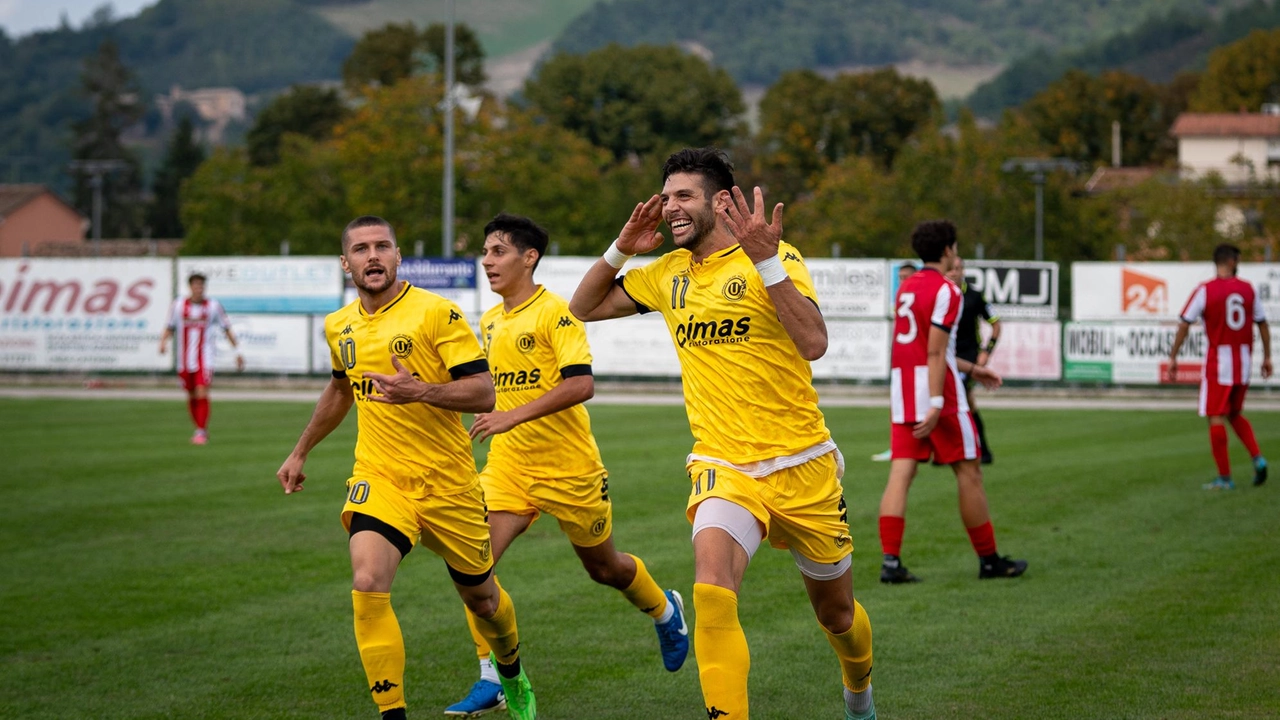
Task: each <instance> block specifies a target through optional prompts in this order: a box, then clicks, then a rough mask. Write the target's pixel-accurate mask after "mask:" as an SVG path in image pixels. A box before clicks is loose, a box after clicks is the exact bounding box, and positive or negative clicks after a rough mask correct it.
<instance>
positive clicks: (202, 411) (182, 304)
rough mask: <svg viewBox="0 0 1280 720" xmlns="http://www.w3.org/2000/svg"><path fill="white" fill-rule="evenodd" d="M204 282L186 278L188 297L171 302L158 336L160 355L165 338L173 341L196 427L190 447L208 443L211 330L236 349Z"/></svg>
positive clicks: (239, 360)
mask: <svg viewBox="0 0 1280 720" xmlns="http://www.w3.org/2000/svg"><path fill="white" fill-rule="evenodd" d="M205 280H206V279H205V276H204V275H202V274H200V273H192V274H191V276H190V277H188V278H187V287H189V288H190V289H191V294H190V295H188V296H187V297H185V298H178V299H177V300H174V301H173V305H171V306H170V307H169V317H168V319H166V320H165V322H164V332H163V333H161V334H160V354H161V355H163V354H164V353H165V349H166V348H167V347H168V345H169V338H171V337H173V338H175V340H174V344H173V352H174V355H176V356H177V362H178V378H179V379H180V380H181V381H182V388H183V389H184V390H186V391H187V410H188V411H189V412H190V413H191V421H192V422H194V423H195V426H196V431H195V433H194V434H193V435H192V436H191V444H193V445H205V444H207V443H208V442H209V386H210V385H212V384H213V359H214V352H215V348H214V346H215V342H214V335H213V330H214V329H215V328H218V329H220V330H222V332H224V333H226V335H227V342H229V343H231V347H233V348H234V347H238V344H237V343H236V336H235V333H233V332H231V321H230V320H228V319H227V312H226V310H223V309H222V303H220V302H218V301H217V300H214V299H213V298H211V297H206V296H205V294H204V286H205ZM236 369H237V370H244V355H241V354H240V353H236Z"/></svg>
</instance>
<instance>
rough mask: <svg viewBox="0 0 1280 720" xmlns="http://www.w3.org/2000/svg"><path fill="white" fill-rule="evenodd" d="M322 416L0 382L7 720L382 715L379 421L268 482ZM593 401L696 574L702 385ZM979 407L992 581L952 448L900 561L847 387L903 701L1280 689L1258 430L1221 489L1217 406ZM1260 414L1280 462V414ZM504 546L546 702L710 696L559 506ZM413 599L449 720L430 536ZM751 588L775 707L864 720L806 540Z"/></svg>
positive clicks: (1194, 705)
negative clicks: (198, 417) (286, 492)
mask: <svg viewBox="0 0 1280 720" xmlns="http://www.w3.org/2000/svg"><path fill="white" fill-rule="evenodd" d="M310 413H311V406H310V405H309V404H304V403H265V402H264V403H236V402H220V401H218V400H217V399H216V397H215V400H214V404H213V419H212V433H213V435H212V438H213V439H212V443H211V444H210V445H209V446H207V447H193V446H191V445H188V444H187V438H188V435H189V433H190V430H189V424H188V421H187V418H186V409H185V407H184V406H183V405H182V404H181V403H163V402H117V401H106V400H102V401H79V402H77V401H54V400H0V491H3V496H4V502H3V503H2V504H0V578H2V579H0V609H2V610H3V611H2V612H0V717H3V718H23V719H24V720H34V719H36V718H67V717H79V718H99V719H106V718H171V717H183V718H235V719H245V718H325V719H328V718H376V716H377V713H376V712H375V709H374V706H373V704H372V703H371V702H370V700H369V695H368V692H367V688H366V687H365V680H364V676H363V673H362V671H361V669H360V663H359V658H358V655H357V653H356V648H355V642H354V640H353V639H352V630H351V601H350V597H349V591H350V578H349V574H350V569H349V565H348V561H347V557H346V538H345V536H344V534H343V532H342V529H341V526H340V525H339V523H338V517H337V516H338V510H339V508H340V507H341V504H342V500H343V482H344V480H345V479H346V477H347V474H348V471H349V470H350V467H351V452H352V444H353V436H354V433H355V422H354V420H353V419H351V418H348V421H347V422H346V423H345V424H344V425H343V427H342V428H340V429H339V430H338V431H337V432H336V433H335V434H334V436H332V437H330V438H329V439H328V440H327V441H326V442H325V443H323V444H322V445H321V446H320V447H319V448H318V449H317V450H316V451H315V452H314V453H313V454H312V457H311V458H310V461H309V463H308V467H307V470H308V475H309V476H310V480H308V483H307V490H306V491H305V492H303V493H302V494H300V495H297V496H293V497H285V496H283V495H282V494H281V492H280V488H279V486H278V484H277V483H276V480H275V478H274V473H275V470H276V468H277V467H278V466H279V464H280V462H281V461H282V460H283V459H284V457H285V455H286V454H287V453H288V451H289V449H290V448H291V447H292V445H293V442H294V440H295V439H296V437H297V435H298V433H299V432H300V431H301V429H302V427H303V425H304V424H305V423H306V421H307V418H308V417H309V416H310ZM592 415H593V419H594V423H595V429H596V433H597V438H598V440H599V443H600V447H601V449H602V451H603V453H604V458H605V463H606V465H607V466H608V467H609V469H610V474H611V477H610V483H609V487H610V494H611V496H612V498H613V500H614V503H615V539H616V541H617V545H618V547H619V548H620V549H623V550H626V551H630V552H634V553H636V554H638V555H640V556H641V557H643V558H644V559H645V561H646V562H647V564H648V566H649V568H650V570H651V571H652V573H653V575H654V576H655V578H657V580H658V582H659V583H660V584H662V585H663V586H665V587H676V588H677V589H679V590H681V591H682V592H683V593H684V595H685V597H686V599H689V598H690V597H691V594H692V559H691V551H690V543H689V527H688V525H687V523H686V522H685V520H684V516H683V509H684V500H685V496H686V493H687V479H686V477H685V475H684V471H683V462H684V456H685V454H686V453H687V452H688V450H689V446H690V437H689V432H688V427H687V425H686V423H685V419H684V414H683V410H682V409H681V408H677V407H613V406H595V407H593V408H592ZM985 417H986V419H987V423H988V427H989V430H990V434H991V437H992V444H993V446H994V449H995V451H996V455H997V462H996V464H995V465H994V466H992V467H991V468H990V469H989V470H988V473H987V492H988V495H989V497H990V502H991V507H992V511H993V516H994V521H995V527H996V533H997V539H998V540H999V543H1000V549H1001V551H1002V552H1004V553H1009V554H1013V555H1014V556H1016V557H1022V558H1026V559H1028V560H1029V561H1030V563H1031V567H1030V570H1029V571H1028V573H1027V575H1026V576H1025V577H1024V578H1023V579H1021V580H1017V581H1007V582H1006V581H990V582H978V580H977V579H976V578H977V563H976V560H975V559H974V556H973V552H972V550H971V549H970V547H969V543H968V539H967V537H966V535H965V533H964V530H963V528H962V527H961V525H960V520H959V516H958V512H957V509H956V502H955V485H954V481H953V480H952V478H951V474H950V471H949V470H947V469H945V468H923V469H922V472H921V475H920V476H919V477H918V478H917V480H916V484H915V487H914V490H913V493H912V496H911V505H910V509H909V512H908V523H907V534H906V540H905V544H904V549H903V553H904V559H905V561H906V562H907V564H908V565H909V566H910V567H911V569H912V570H913V571H914V572H916V573H917V574H918V575H920V576H921V577H922V578H924V582H923V583H921V584H919V585H916V586H905V587H886V586H881V585H880V584H879V583H878V582H877V571H878V566H879V555H880V553H879V542H878V539H877V529H876V511H877V506H878V503H879V498H880V493H881V490H882V489H883V486H884V481H885V476H886V472H887V469H888V468H887V466H886V465H883V464H875V463H871V462H870V461H868V460H867V457H868V456H869V455H870V454H872V453H874V452H877V451H879V450H882V449H883V448H884V447H885V445H886V442H887V437H888V432H887V427H886V411H885V410H882V409H871V410H866V409H832V410H829V411H828V412H827V422H828V424H829V426H830V427H831V428H832V430H833V432H834V434H835V436H836V440H837V442H838V443H839V444H840V446H841V447H842V449H843V450H844V452H845V455H846V457H847V458H848V463H849V469H848V473H847V474H846V476H845V495H846V498H847V500H848V504H849V508H850V513H849V521H850V526H851V530H852V534H853V538H854V543H855V548H856V550H855V554H854V570H855V579H854V585H855V591H856V592H857V594H858V597H859V598H860V599H861V601H862V603H863V604H864V605H865V606H866V608H867V610H868V611H869V613H870V615H871V620H872V623H873V625H874V628H875V650H876V660H875V675H874V683H875V688H876V701H877V705H878V707H879V710H880V715H881V717H883V718H969V717H982V718H1030V717H1034V718H1036V719H1037V720H1049V719H1050V718H1200V717H1220V718H1274V717H1278V716H1280V689H1278V688H1280V579H1277V578H1280V570H1277V568H1280V522H1277V521H1278V520H1280V487H1276V485H1280V477H1277V478H1273V479H1272V481H1271V483H1269V485H1268V486H1266V487H1263V488H1261V489H1257V488H1253V487H1250V486H1249V482H1248V473H1247V470H1248V466H1247V458H1246V457H1245V455H1244V453H1243V451H1242V450H1241V449H1240V446H1239V444H1238V443H1237V442H1236V441H1235V439H1234V438H1233V439H1232V460H1233V462H1234V463H1235V468H1236V480H1237V483H1238V484H1239V485H1240V489H1239V490H1237V491H1235V492H1231V493H1208V492H1204V491H1202V490H1201V489H1200V484H1201V483H1202V482H1204V481H1206V480H1208V479H1210V478H1211V477H1212V474H1213V469H1212V461H1211V458H1210V456H1209V448H1208V438H1207V437H1206V435H1207V434H1206V432H1205V430H1204V424H1203V422H1202V421H1201V420H1199V419H1198V418H1196V417H1195V416H1194V411H1193V409H1192V408H1188V409H1187V411H1185V412H1163V413H1157V412H1100V411H1055V412H1048V411H1030V410H1026V411H1022V410H1019V411H1014V410H993V411H988V412H987V413H986V415H985ZM1252 419H1253V422H1254V427H1255V428H1256V429H1257V432H1258V439H1259V441H1260V442H1261V443H1262V446H1263V449H1264V451H1266V450H1270V452H1271V453H1272V455H1273V457H1276V459H1277V460H1280V414H1275V413H1271V414H1268V413H1262V412H1255V413H1252ZM479 452H481V453H483V449H480V450H479ZM499 571H500V576H501V577H502V580H503V584H504V585H505V586H506V587H507V589H508V590H509V591H510V592H511V595H512V597H513V598H514V599H515V602H516V606H517V612H518V615H519V619H520V630H521V639H522V641H523V646H522V648H523V655H524V658H525V662H526V664H527V667H528V670H529V674H530V677H531V679H532V680H533V683H534V687H535V689H536V690H537V693H538V701H539V702H538V704H539V709H540V710H541V711H542V713H541V717H543V718H546V719H547V720H556V719H560V720H566V719H567V720H579V719H582V720H586V719H592V720H595V719H604V718H638V717H640V718H646V719H651V720H666V719H668V718H698V717H701V716H702V715H703V711H702V709H701V707H702V706H701V697H700V694H699V691H698V682H697V674H696V665H695V663H694V661H693V656H692V654H691V655H690V660H689V662H688V664H687V665H686V666H685V668H684V669H683V670H681V671H680V672H679V673H675V674H669V673H666V672H664V671H663V670H662V668H661V663H660V659H659V656H658V651H657V642H656V638H655V635H654V632H653V630H652V627H651V624H650V623H649V622H648V621H647V620H646V619H645V618H644V617H642V616H640V615H639V613H637V612H636V611H635V610H634V609H632V608H631V607H630V606H629V605H628V604H627V603H626V602H625V601H624V600H623V599H622V598H621V596H620V595H619V594H618V593H616V592H614V591H612V590H610V589H607V588H604V587H598V586H595V585H593V584H592V583H591V582H590V581H589V580H588V579H587V577H586V574H585V573H584V572H583V571H582V570H581V569H580V567H579V566H578V564H577V561H576V559H575V558H574V556H573V554H572V552H571V550H570V548H569V546H568V544H567V542H566V541H565V539H564V538H563V536H561V535H560V533H559V531H558V529H557V528H556V525H555V523H554V522H553V521H549V520H547V519H543V520H541V521H539V522H538V523H536V524H535V525H534V526H533V528H532V529H531V530H530V531H529V533H527V534H526V536H524V537H522V538H520V539H519V540H518V541H517V542H516V544H515V545H514V546H513V548H512V550H511V551H510V552H509V554H508V555H507V556H506V557H505V558H504V559H503V561H502V564H501V567H500V569H499ZM393 598H394V603H395V607H396V611H397V613H398V615H399V618H400V622H401V624H402V627H403V630H404V635H405V641H406V646H407V649H408V658H409V660H408V673H407V678H406V683H405V684H406V689H407V695H408V699H409V703H410V705H409V710H410V717H414V718H430V717H439V716H440V715H439V712H440V710H441V709H442V708H443V707H444V706H445V705H446V704H448V703H449V702H452V701H453V700H455V699H457V698H458V697H460V696H461V695H462V694H463V693H464V692H465V691H466V690H467V688H468V687H469V686H470V684H471V683H472V681H473V680H474V678H475V674H476V670H475V661H474V655H473V653H472V649H471V643H470V640H469V636H468V634H467V631H466V627H465V624H464V621H463V617H462V611H461V605H460V603H459V601H458V600H457V598H456V596H455V595H454V592H453V590H452V588H451V586H450V584H449V582H448V577H447V575H446V573H445V569H444V567H443V564H442V563H441V562H440V560H439V559H437V558H435V557H434V556H432V555H430V554H429V553H428V552H426V551H423V550H421V549H419V550H415V551H414V552H413V553H412V554H411V555H410V556H409V557H408V559H407V560H406V563H405V565H404V566H403V567H402V569H401V573H400V576H399V578H398V579H397V581H396V586H395V592H394V595H393ZM691 609H692V606H691V605H690V610H691ZM741 614H742V621H743V626H744V627H745V629H746V633H747V636H748V640H749V642H750V644H751V650H752V672H751V697H752V707H753V710H754V717H757V718H762V719H766V720H772V719H774V718H803V719H809V718H832V719H833V720H834V719H835V718H839V717H841V713H842V711H841V707H840V685H839V682H840V681H839V670H838V667H837V665H836V661H835V658H834V655H833V654H832V652H831V650H830V648H829V647H828V646H827V644H826V641H825V640H824V638H823V635H822V633H821V631H820V629H819V627H818V625H817V623H816V622H815V620H814V619H813V613H812V611H811V610H810V609H809V607H808V603H807V600H806V598H805V596H804V592H803V589H802V585H801V582H800V578H799V575H798V573H797V572H796V570H795V567H794V565H793V564H792V562H791V558H790V556H789V555H788V554H786V553H783V552H778V551H773V550H769V549H762V550H761V552H760V553H759V554H758V555H757V556H756V560H755V561H754V563H753V564H752V567H751V568H750V570H749V571H748V573H747V578H746V583H745V586H744V589H743V594H742V598H741Z"/></svg>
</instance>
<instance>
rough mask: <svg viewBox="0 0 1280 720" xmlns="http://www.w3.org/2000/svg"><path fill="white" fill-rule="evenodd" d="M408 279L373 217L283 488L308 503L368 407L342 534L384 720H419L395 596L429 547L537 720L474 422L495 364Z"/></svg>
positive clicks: (355, 228) (365, 223)
mask: <svg viewBox="0 0 1280 720" xmlns="http://www.w3.org/2000/svg"><path fill="white" fill-rule="evenodd" d="M399 265H400V251H399V249H397V248H396V238H395V234H394V232H393V231H392V229H391V226H390V225H389V224H388V223H387V221H386V220H383V219H382V218H378V217H373V216H371V215H366V216H363V217H359V218H356V219H355V220H352V221H351V223H350V224H348V225H347V227H346V229H345V230H344V231H343V233H342V269H343V270H345V271H347V272H348V273H350V274H351V279H352V281H353V282H354V283H355V285H356V290H357V292H358V293H359V299H358V300H356V301H355V302H353V303H351V304H350V305H348V306H346V307H344V308H342V309H341V310H338V311H337V312H335V313H332V314H331V315H329V316H328V317H327V318H325V328H324V334H325V340H326V341H327V343H328V345H329V350H330V355H331V358H332V362H333V378H332V380H331V381H330V382H329V384H328V385H327V386H326V387H325V389H324V392H323V393H321V395H320V400H319V401H318V402H317V403H316V409H315V413H314V414H313V415H312V416H311V421H310V422H309V423H307V427H306V429H305V430H304V431H303V432H302V437H301V438H299V439H298V444H297V446H296V447H294V449H293V452H292V453H290V455H289V457H288V459H286V460H285V462H284V464H283V465H282V466H281V467H280V471H279V472H277V473H276V477H277V478H278V479H279V480H280V484H281V486H283V487H284V492H285V494H286V495H288V494H290V493H293V492H296V491H300V490H302V489H303V485H302V483H303V481H304V480H306V477H307V476H306V475H305V474H303V472H302V469H303V465H304V463H306V461H307V455H308V454H309V453H310V452H311V450H312V448H314V447H315V446H316V445H317V444H319V442H320V441H321V440H323V439H324V438H325V437H326V436H328V435H329V433H330V432H332V431H333V430H334V428H336V427H338V425H339V424H340V423H341V422H342V419H343V418H344V417H346V415H347V412H348V411H349V410H350V409H351V405H352V404H353V403H356V408H357V413H358V415H359V419H360V425H359V435H358V436H357V440H356V463H355V469H354V470H353V471H352V477H351V479H349V480H348V481H347V501H346V504H345V505H344V506H343V508H342V524H343V526H344V527H346V529H347V531H348V532H349V533H350V542H349V548H350V552H351V571H352V591H351V600H352V604H353V605H354V607H355V635H356V646H357V647H358V648H359V651H360V660H361V662H362V663H363V664H364V671H365V675H366V677H367V678H368V680H369V691H370V692H371V693H372V695H373V701H374V703H376V704H377V705H378V709H379V710H380V711H381V712H382V718H383V720H403V719H404V718H405V693H404V688H403V686H404V667H405V651H404V639H403V637H402V636H401V634H400V624H399V623H398V622H397V620H396V615H395V612H394V611H393V610H392V608H391V583H392V581H393V580H394V579H395V576H396V570H397V568H399V566H400V562H401V561H402V560H403V559H404V556H405V555H408V554H409V551H410V550H412V549H413V546H414V545H415V544H417V543H418V542H421V543H422V544H423V545H425V546H426V547H427V548H428V549H430V550H431V551H432V552H434V553H435V554H436V555H439V556H440V557H441V558H443V559H444V561H445V565H446V566H447V567H448V570H449V577H450V578H452V579H453V584H454V588H455V589H456V590H457V591H458V595H460V596H461V597H462V601H463V602H464V603H466V606H467V609H468V610H470V611H471V612H472V613H474V615H475V618H476V628H477V631H478V632H479V633H480V634H481V635H482V636H483V637H484V639H485V641H486V642H487V643H488V644H489V647H491V648H493V652H494V655H495V656H496V658H495V662H496V665H497V671H498V676H499V677H500V679H501V684H502V689H503V692H504V694H505V695H506V699H507V711H508V713H509V714H510V716H511V717H512V718H516V720H533V718H535V716H536V703H535V701H534V696H533V690H532V688H531V687H530V685H529V680H528V678H527V677H526V675H525V672H524V669H523V667H522V666H521V663H520V637H519V633H518V631H517V629H516V612H515V607H514V606H513V605H512V602H511V598H510V597H509V596H508V595H507V593H506V591H505V590H503V589H502V588H501V587H499V586H498V584H497V582H496V581H495V580H494V577H493V556H492V552H491V550H490V541H489V525H488V524H487V523H486V522H485V506H484V493H483V491H482V490H481V489H480V483H479V481H478V479H477V477H476V466H475V459H474V458H473V457H472V454H471V441H470V438H468V437H467V431H466V428H464V427H463V426H462V418H461V415H460V413H463V412H488V411H489V410H491V409H492V408H493V403H494V390H493V381H492V380H491V378H490V375H489V364H488V362H487V361H486V360H485V357H484V353H483V352H482V351H481V349H480V343H479V342H477V341H476V337H475V335H474V334H473V333H472V331H471V327H470V326H469V325H468V324H467V321H466V318H464V317H463V316H462V312H461V311H460V310H459V309H458V306H457V305H455V304H454V303H452V302H449V301H448V300H445V299H444V298H442V297H440V296H439V295H436V294H434V293H430V292H427V291H426V290H421V289H418V288H415V287H413V286H411V285H410V284H409V283H407V282H403V281H399V280H396V268H397V267H399ZM357 401H358V403H357Z"/></svg>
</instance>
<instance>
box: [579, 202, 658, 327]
mask: <svg viewBox="0 0 1280 720" xmlns="http://www.w3.org/2000/svg"><path fill="white" fill-rule="evenodd" d="M661 221H662V198H661V197H659V196H658V195H654V196H653V197H651V198H649V199H648V200H646V201H645V202H642V203H638V204H636V207H635V210H632V211H631V217H630V218H628V219H627V224H626V225H624V226H623V228H622V232H620V233H618V239H617V240H614V241H613V244H612V245H610V246H609V249H608V250H606V251H605V253H604V257H602V258H600V259H599V260H597V261H596V263H595V264H594V265H592V266H591V269H590V270H587V274H586V275H584V276H583V277H582V281H581V282H579V283H578V289H577V290H575V291H574V293H573V297H572V298H571V299H570V300H569V312H571V313H573V315H574V317H576V318H578V319H579V320H582V321H583V322H594V321H596V320H609V319H611V318H618V317H626V316H627V315H635V314H636V312H638V310H637V309H636V304H635V302H634V301H632V299H631V298H630V297H628V296H627V293H626V292H624V291H623V289H622V288H621V287H619V286H618V285H616V284H615V283H614V282H613V281H614V279H615V278H616V277H617V276H618V271H619V270H621V269H622V266H623V265H624V264H626V262H627V260H629V259H630V258H632V257H634V256H636V255H639V254H641V253H647V252H650V251H651V250H655V249H657V248H658V247H659V246H660V245H662V233H660V232H658V223H660V222H661Z"/></svg>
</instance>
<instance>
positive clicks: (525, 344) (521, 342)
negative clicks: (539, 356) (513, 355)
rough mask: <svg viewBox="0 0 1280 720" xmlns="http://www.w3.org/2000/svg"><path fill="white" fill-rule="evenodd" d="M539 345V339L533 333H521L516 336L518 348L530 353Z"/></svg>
mask: <svg viewBox="0 0 1280 720" xmlns="http://www.w3.org/2000/svg"><path fill="white" fill-rule="evenodd" d="M537 346H538V341H537V340H536V339H535V338H534V337H533V333H520V337H518V338H516V349H517V350H519V351H520V352H522V353H524V354H526V355H528V354H529V353H531V352H533V349H534V348H535V347H537Z"/></svg>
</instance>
